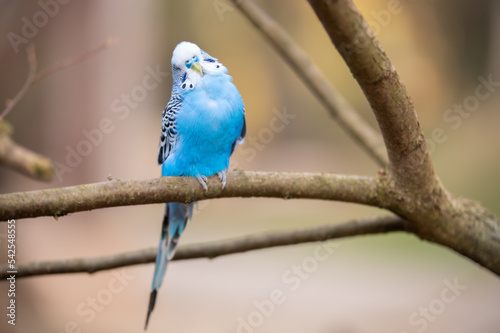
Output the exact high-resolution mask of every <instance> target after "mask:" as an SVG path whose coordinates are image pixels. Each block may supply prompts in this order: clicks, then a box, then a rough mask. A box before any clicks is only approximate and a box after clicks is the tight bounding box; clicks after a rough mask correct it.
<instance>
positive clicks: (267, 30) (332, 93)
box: [232, 0, 388, 166]
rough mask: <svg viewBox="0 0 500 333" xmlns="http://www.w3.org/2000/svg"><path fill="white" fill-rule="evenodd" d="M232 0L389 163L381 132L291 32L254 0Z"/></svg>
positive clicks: (347, 126) (350, 129)
mask: <svg viewBox="0 0 500 333" xmlns="http://www.w3.org/2000/svg"><path fill="white" fill-rule="evenodd" d="M232 2H233V3H234V4H235V5H236V6H237V7H238V8H239V9H240V10H241V12H242V13H243V14H244V15H245V16H246V17H247V18H248V19H249V20H250V22H252V24H253V25H254V26H255V27H256V28H257V29H258V30H259V31H260V32H261V33H262V34H263V35H264V36H265V37H266V38H267V39H268V41H269V42H270V43H271V45H272V46H273V47H274V48H275V49H276V50H277V51H278V53H279V54H281V56H282V57H283V58H284V59H285V60H286V61H287V62H288V64H289V65H290V66H291V67H292V69H293V70H294V71H295V72H296V73H297V75H298V76H299V77H300V78H301V79H302V81H303V82H304V83H305V85H306V86H307V87H308V88H309V89H310V90H311V91H312V92H313V94H315V95H316V97H317V98H318V99H319V100H320V101H321V103H323V105H324V106H325V107H326V109H327V110H328V111H329V113H330V115H331V116H333V118H335V119H336V120H337V121H338V122H339V123H340V125H341V127H342V128H343V129H344V130H346V131H347V133H348V134H349V135H350V136H351V138H353V139H354V141H356V142H357V143H358V144H360V145H361V147H362V148H364V149H365V151H366V152H368V154H369V155H370V156H371V157H372V158H373V159H374V160H375V161H376V162H377V163H378V164H379V165H380V166H386V165H387V164H388V159H387V153H386V151H385V146H384V142H383V140H382V137H381V136H380V134H379V133H377V132H376V131H374V130H373V128H372V127H371V126H370V125H369V124H368V123H367V122H366V121H364V120H363V118H361V117H360V116H359V114H358V113H357V112H356V110H355V109H354V108H353V107H352V106H351V105H349V103H348V102H347V101H346V100H345V99H344V98H343V97H342V95H340V94H339V93H338V92H337V91H336V89H335V88H334V87H333V86H332V85H331V84H330V83H329V82H328V80H327V79H326V78H325V77H324V76H323V74H322V73H321V71H320V70H319V68H318V67H317V66H316V65H315V64H314V62H313V61H312V60H311V59H310V58H309V57H308V56H307V55H306V53H305V52H304V51H303V50H302V49H301V48H300V47H299V46H298V45H297V44H296V43H295V42H294V41H293V39H292V38H291V37H290V35H289V34H288V33H287V32H286V31H285V30H284V29H283V28H282V27H281V26H280V25H279V24H278V23H277V22H276V21H274V20H273V19H272V18H271V17H270V16H268V15H267V14H266V13H265V12H264V11H263V10H262V9H261V8H260V7H259V6H258V5H257V4H256V3H255V2H254V1H253V0H232Z"/></svg>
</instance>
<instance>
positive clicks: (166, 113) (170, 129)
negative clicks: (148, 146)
mask: <svg viewBox="0 0 500 333" xmlns="http://www.w3.org/2000/svg"><path fill="white" fill-rule="evenodd" d="M181 106H182V98H181V97H180V96H179V95H172V97H171V98H170V101H168V104H167V107H166V108H165V110H163V114H162V121H161V135H160V145H159V147H158V164H160V165H161V164H163V162H165V160H166V159H167V157H168V155H170V153H171V152H172V149H173V147H174V146H175V142H176V141H177V126H176V123H175V119H176V118H177V112H179V110H180V108H181Z"/></svg>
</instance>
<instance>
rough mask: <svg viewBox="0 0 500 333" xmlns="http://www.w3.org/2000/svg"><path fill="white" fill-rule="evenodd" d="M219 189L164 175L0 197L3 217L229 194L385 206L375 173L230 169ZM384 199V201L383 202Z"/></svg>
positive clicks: (213, 183)
mask: <svg viewBox="0 0 500 333" xmlns="http://www.w3.org/2000/svg"><path fill="white" fill-rule="evenodd" d="M227 183H228V184H227V186H226V188H225V189H224V190H222V189H221V185H220V182H219V181H218V179H217V177H211V178H210V179H209V181H208V183H207V185H208V189H209V190H208V192H206V193H205V192H204V191H203V189H202V188H201V186H200V184H199V183H198V182H197V180H196V179H195V178H187V177H161V178H154V179H146V180H126V181H121V180H113V181H108V182H104V183H96V184H87V185H79V186H71V187H64V188H55V189H50V190H40V191H32V192H20V193H11V194H3V195H0V221H4V220H7V219H21V218H26V217H37V216H54V217H59V216H63V215H66V214H69V213H74V212H80V211H86V210H93V209H99V208H105V207H116V206H128V205H143V204H152V203H165V202H193V201H197V200H204V199H213V198H227V197H273V198H285V199H290V198H305V199H322V200H339V201H346V202H354V203H362V204H367V205H372V206H377V207H385V204H386V203H385V202H384V201H383V199H384V198H385V197H386V196H384V195H383V193H384V192H383V191H382V189H381V188H379V180H378V179H377V178H374V177H361V176H345V175H336V174H320V173H284V172H251V171H246V172H244V171H231V172H229V173H228V175H227ZM381 199H382V200H381Z"/></svg>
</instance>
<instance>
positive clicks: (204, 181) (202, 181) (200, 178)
mask: <svg viewBox="0 0 500 333" xmlns="http://www.w3.org/2000/svg"><path fill="white" fill-rule="evenodd" d="M196 178H197V179H198V181H199V182H200V184H201V186H203V189H204V190H205V192H208V186H207V181H208V178H207V177H205V176H202V175H198V176H196Z"/></svg>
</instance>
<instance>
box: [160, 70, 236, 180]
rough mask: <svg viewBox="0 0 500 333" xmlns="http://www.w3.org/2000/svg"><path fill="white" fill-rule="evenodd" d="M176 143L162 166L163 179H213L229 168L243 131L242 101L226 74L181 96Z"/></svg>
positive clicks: (207, 77)
mask: <svg viewBox="0 0 500 333" xmlns="http://www.w3.org/2000/svg"><path fill="white" fill-rule="evenodd" d="M180 97H181V98H182V107H181V109H180V110H179V112H178V114H177V118H176V125H177V133H178V134H177V142H176V145H175V147H174V148H173V151H172V153H171V154H170V155H169V157H168V158H167V160H165V162H164V163H163V166H162V174H163V176H189V177H196V176H198V175H203V176H207V177H210V176H212V175H214V174H216V173H218V172H220V171H222V170H225V169H227V168H228V166H229V157H230V155H231V150H232V146H233V144H234V142H235V141H236V140H237V139H238V137H239V136H240V133H241V130H242V127H243V118H244V107H243V100H242V99H241V96H240V94H239V92H238V89H237V88H236V86H235V85H234V84H233V83H232V82H231V76H229V75H227V74H223V73H221V74H218V75H205V76H204V77H203V78H202V79H201V80H200V81H199V82H197V83H196V85H195V87H194V88H193V89H187V90H186V91H185V92H182V93H181V95H180Z"/></svg>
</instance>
